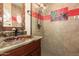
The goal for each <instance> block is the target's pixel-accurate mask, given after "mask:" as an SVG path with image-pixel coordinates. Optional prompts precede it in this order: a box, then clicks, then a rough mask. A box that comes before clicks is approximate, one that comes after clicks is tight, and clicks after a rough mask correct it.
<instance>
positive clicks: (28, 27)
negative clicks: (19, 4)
mask: <svg viewBox="0 0 79 59" xmlns="http://www.w3.org/2000/svg"><path fill="white" fill-rule="evenodd" d="M28 10H31V4H30V3H26V4H25V31H27V35H31V16H30V15H29V14H28V13H27V11H28Z"/></svg>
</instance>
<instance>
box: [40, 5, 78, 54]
mask: <svg viewBox="0 0 79 59" xmlns="http://www.w3.org/2000/svg"><path fill="white" fill-rule="evenodd" d="M63 7H68V8H69V10H71V9H75V8H79V4H50V6H49V7H48V8H47V9H49V10H48V11H47V12H45V13H46V14H48V13H49V12H50V10H57V9H61V8H63ZM43 27H44V39H43V40H42V44H41V45H42V55H50V56H52V55H79V46H78V45H79V20H78V18H77V19H76V20H74V17H69V19H68V20H67V21H54V22H50V21H43Z"/></svg>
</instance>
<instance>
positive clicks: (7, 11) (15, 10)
mask: <svg viewBox="0 0 79 59" xmlns="http://www.w3.org/2000/svg"><path fill="white" fill-rule="evenodd" d="M1 9H3V30H4V31H9V30H12V28H13V27H16V28H21V29H24V27H25V22H24V20H25V5H24V3H4V4H3V8H1Z"/></svg>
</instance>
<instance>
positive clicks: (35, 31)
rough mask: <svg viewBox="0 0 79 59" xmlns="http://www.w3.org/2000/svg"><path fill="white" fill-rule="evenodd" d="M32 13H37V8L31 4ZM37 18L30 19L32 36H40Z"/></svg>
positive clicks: (40, 31)
mask: <svg viewBox="0 0 79 59" xmlns="http://www.w3.org/2000/svg"><path fill="white" fill-rule="evenodd" d="M32 11H34V12H37V13H38V12H39V8H38V7H36V6H35V4H34V3H32ZM37 20H38V19H37V18H35V17H32V35H33V36H34V35H42V29H38V27H37V24H38V23H37Z"/></svg>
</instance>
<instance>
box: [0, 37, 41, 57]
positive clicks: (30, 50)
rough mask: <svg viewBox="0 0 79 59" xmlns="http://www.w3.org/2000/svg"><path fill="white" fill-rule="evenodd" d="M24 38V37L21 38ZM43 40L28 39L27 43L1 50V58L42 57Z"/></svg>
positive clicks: (37, 38)
mask: <svg viewBox="0 0 79 59" xmlns="http://www.w3.org/2000/svg"><path fill="white" fill-rule="evenodd" d="M20 38H22V37H20ZM41 38H42V37H40V36H34V37H32V38H27V39H26V40H25V41H23V42H20V43H17V44H14V45H11V46H7V47H4V48H0V55H1V56H40V55H41Z"/></svg>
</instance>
